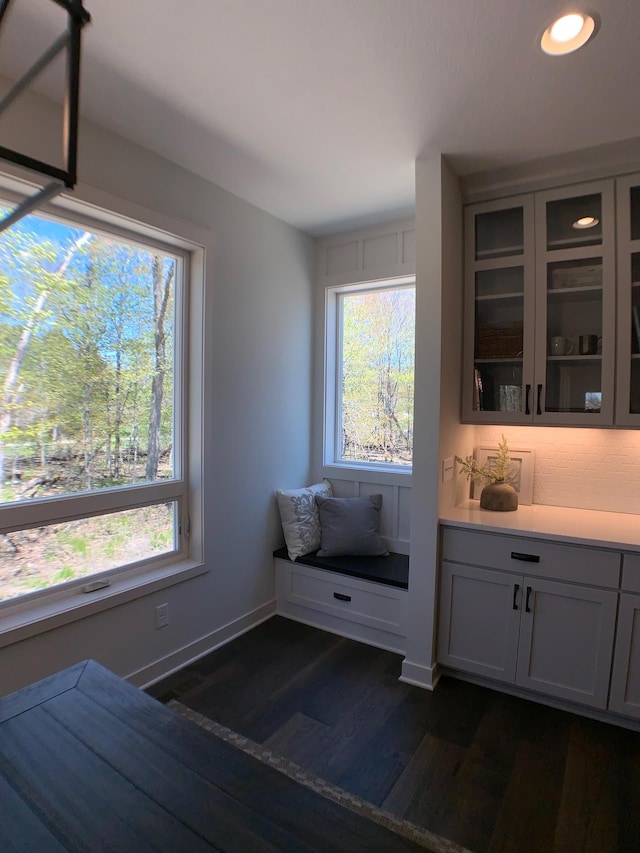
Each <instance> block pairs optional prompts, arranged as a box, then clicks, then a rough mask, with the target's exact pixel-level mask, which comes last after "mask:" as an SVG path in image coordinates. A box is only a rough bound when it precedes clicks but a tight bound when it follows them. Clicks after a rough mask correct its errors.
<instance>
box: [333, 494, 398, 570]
mask: <svg viewBox="0 0 640 853" xmlns="http://www.w3.org/2000/svg"><path fill="white" fill-rule="evenodd" d="M316 503H317V504H318V511H319V513H320V550H319V551H318V557H340V556H342V555H347V554H349V555H350V556H353V557H360V556H363V557H386V556H387V555H388V553H389V552H388V551H387V548H386V545H385V544H384V542H383V541H382V539H381V538H380V536H379V535H378V522H379V518H380V508H381V506H382V495H370V496H369V497H366V498H325V497H322V496H321V495H316Z"/></svg>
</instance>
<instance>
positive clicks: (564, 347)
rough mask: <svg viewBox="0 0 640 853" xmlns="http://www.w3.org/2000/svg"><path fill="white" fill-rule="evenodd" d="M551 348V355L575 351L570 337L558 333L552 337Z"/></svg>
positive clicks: (568, 353)
mask: <svg viewBox="0 0 640 853" xmlns="http://www.w3.org/2000/svg"><path fill="white" fill-rule="evenodd" d="M549 348H550V351H551V355H571V353H572V352H573V343H572V342H571V341H570V340H569V338H563V337H562V335H556V336H555V337H553V338H551V341H550V344H549Z"/></svg>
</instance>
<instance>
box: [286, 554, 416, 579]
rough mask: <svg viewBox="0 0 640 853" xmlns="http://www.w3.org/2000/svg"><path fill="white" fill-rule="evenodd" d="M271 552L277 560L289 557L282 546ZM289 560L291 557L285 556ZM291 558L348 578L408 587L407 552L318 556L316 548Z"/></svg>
mask: <svg viewBox="0 0 640 853" xmlns="http://www.w3.org/2000/svg"><path fill="white" fill-rule="evenodd" d="M273 556H274V557H277V558H278V559H279V560H289V555H288V553H287V549H286V548H278V550H277V551H274V552H273ZM289 562H294V561H293V560H289ZM295 562H296V563H301V564H302V565H304V566H313V567H314V568H316V569H325V571H329V572H337V573H338V574H341V575H348V576H349V577H352V578H361V579H362V580H365V581H373V582H374V583H383V584H386V585H387V586H395V587H398V589H408V587H409V556H408V555H407V554H394V553H393V552H392V553H390V554H389V555H388V556H386V557H318V556H317V552H316V551H313V552H312V553H311V554H305V555H304V556H303V557H298V558H297V560H295Z"/></svg>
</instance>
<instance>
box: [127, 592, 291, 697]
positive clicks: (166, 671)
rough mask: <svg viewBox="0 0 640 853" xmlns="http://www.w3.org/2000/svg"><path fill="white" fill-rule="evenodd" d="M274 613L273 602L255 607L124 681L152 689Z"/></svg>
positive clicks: (128, 676) (130, 675) (131, 674)
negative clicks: (153, 685)
mask: <svg viewBox="0 0 640 853" xmlns="http://www.w3.org/2000/svg"><path fill="white" fill-rule="evenodd" d="M275 613H276V602H275V599H274V600H273V601H269V602H268V603H267V604H263V605H262V606H261V607H258V608H257V609H256V610H252V611H251V613H247V614H245V615H244V616H241V617H240V618H239V619H235V620H234V621H233V622H229V623H228V624H227V625H223V626H222V627H221V628H218V629H217V630H215V631H212V632H211V634H207V635H206V636H205V637H201V638H200V639H199V640H196V641H195V642H193V643H189V645H187V646H183V647H182V648H181V649H177V651H175V652H172V653H171V654H170V655H167V656H166V657H164V658H160V660H157V661H155V662H154V663H151V664H149V665H148V666H144V667H142V669H138V670H136V671H135V672H132V673H130V674H129V675H127V676H125V678H126V680H127V681H128V682H129V683H130V684H133V685H134V686H135V687H140V688H142V689H143V690H144V689H146V688H147V687H151V685H152V684H155V683H156V682H157V681H162V679H163V678H167V676H169V675H173V673H174V672H178V670H180V669H184V667H185V666H189V664H192V663H194V662H195V661H197V660H199V659H200V658H202V657H204V656H205V655H208V654H209V653H210V652H213V651H215V650H216V649H218V648H220V646H224V645H226V644H227V643H229V642H231V640H235V638H236V637H239V636H240V635H241V634H245V633H246V632H247V631H250V630H251V629H252V628H255V627H256V626H257V625H259V624H260V623H261V622H265V621H266V620H267V619H270V618H271V617H272V616H274V615H275Z"/></svg>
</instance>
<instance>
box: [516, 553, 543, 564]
mask: <svg viewBox="0 0 640 853" xmlns="http://www.w3.org/2000/svg"><path fill="white" fill-rule="evenodd" d="M511 559H512V560H521V561H522V562H523V563H539V562H540V557H539V556H538V555H537V554H522V553H521V552H520V551H512V552H511Z"/></svg>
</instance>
